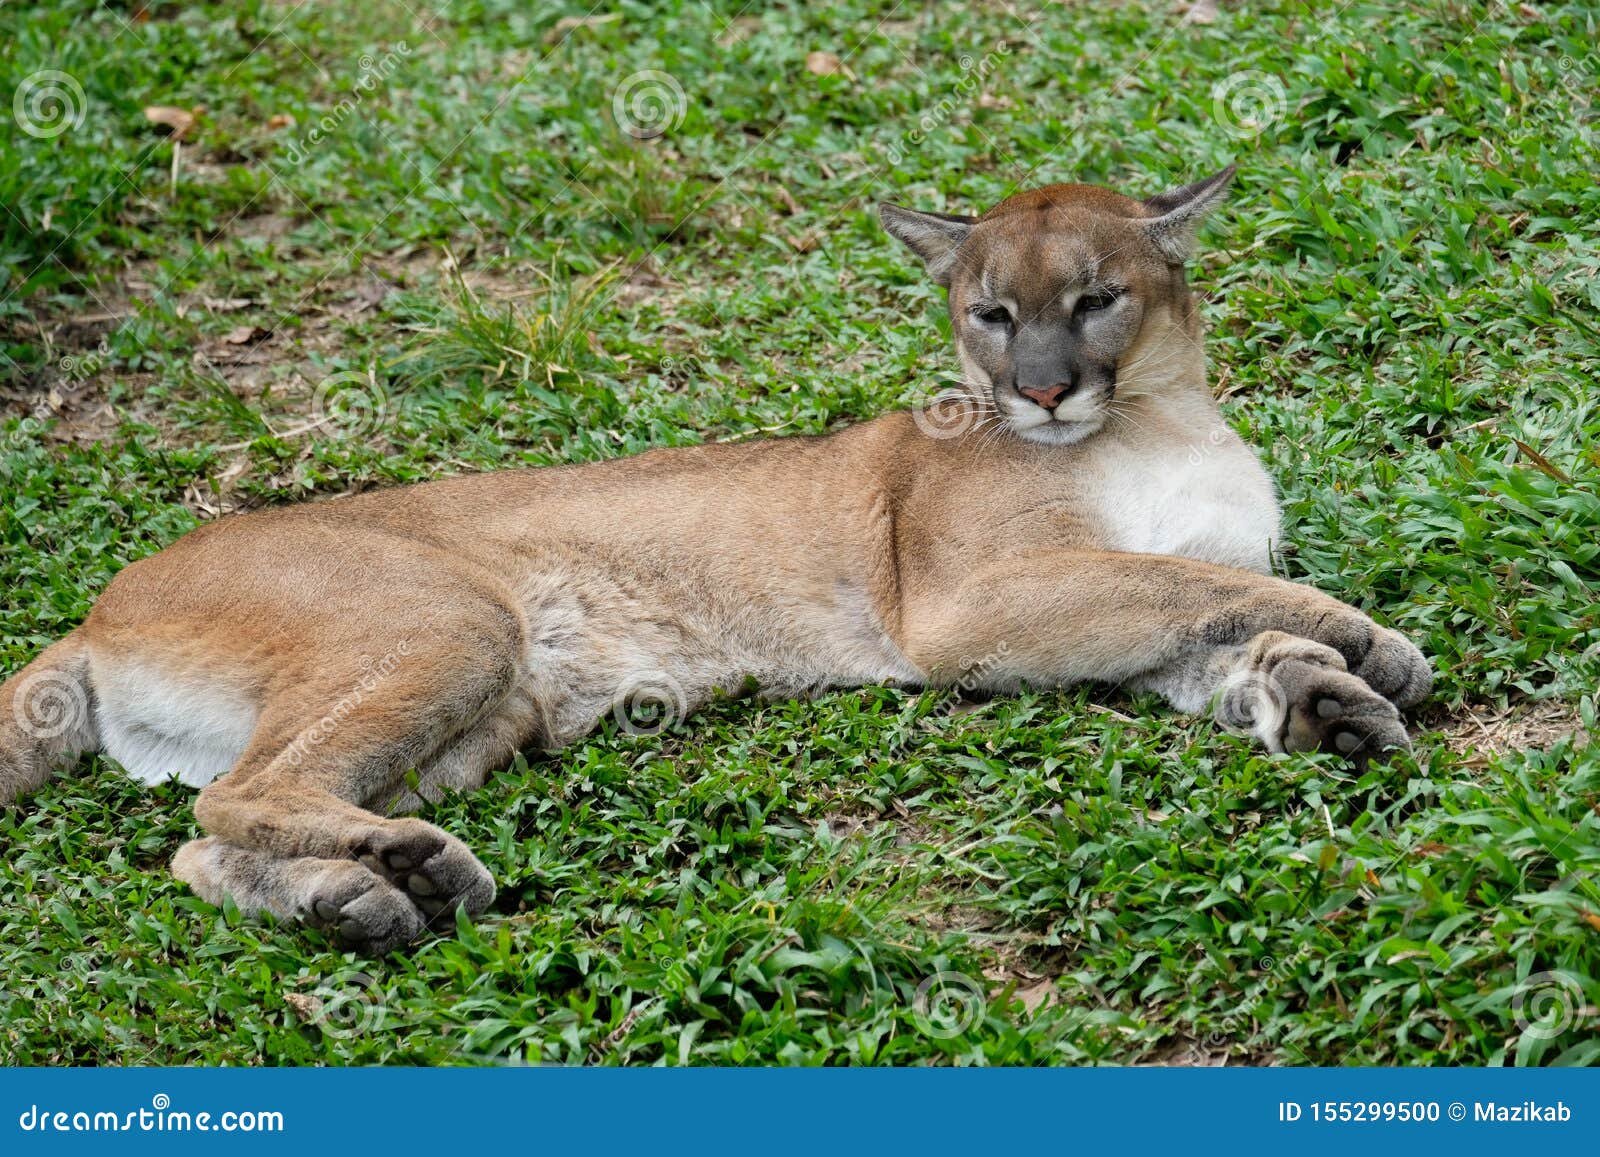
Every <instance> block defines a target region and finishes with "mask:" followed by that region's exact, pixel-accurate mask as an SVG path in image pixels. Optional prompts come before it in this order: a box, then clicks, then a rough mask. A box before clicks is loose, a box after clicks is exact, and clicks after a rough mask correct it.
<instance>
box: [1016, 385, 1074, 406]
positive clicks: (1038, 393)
mask: <svg viewBox="0 0 1600 1157" xmlns="http://www.w3.org/2000/svg"><path fill="white" fill-rule="evenodd" d="M1071 389H1072V387H1071V386H1069V385H1068V384H1067V383H1066V382H1057V383H1056V384H1055V385H1053V386H1044V387H1042V388H1035V389H1024V390H1020V391H1019V392H1020V393H1021V394H1022V396H1023V397H1025V398H1027V399H1028V400H1029V401H1033V402H1037V403H1038V404H1039V405H1041V406H1043V407H1044V408H1045V409H1047V410H1053V409H1055V408H1056V407H1057V406H1058V405H1060V404H1061V399H1062V398H1064V397H1066V396H1067V394H1068V392H1069V391H1071Z"/></svg>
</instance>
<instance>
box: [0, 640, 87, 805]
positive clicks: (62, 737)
mask: <svg viewBox="0 0 1600 1157" xmlns="http://www.w3.org/2000/svg"><path fill="white" fill-rule="evenodd" d="M99 746H100V738H99V734H98V732H97V729H96V727H95V720H94V691H93V690H92V689H91V688H90V686H89V648H88V645H87V644H85V643H84V641H83V633H82V632H81V631H74V632H73V633H72V634H70V635H68V636H67V637H66V638H65V639H62V640H61V641H60V642H59V643H56V644H55V645H54V646H51V647H46V648H45V649H44V650H43V651H42V652H40V654H39V657H38V658H36V659H35V660H34V661H33V662H31V663H29V664H28V665H27V666H26V667H24V668H23V669H22V670H21V671H19V672H17V674H15V675H13V676H12V677H11V678H10V679H7V680H6V681H5V682H4V683H0V807H4V806H5V805H6V804H9V803H10V802H11V801H13V800H15V799H17V798H18V797H20V796H22V795H23V794H25V793H27V792H30V791H32V790H33V789H34V788H36V787H38V786H39V785H40V784H42V783H44V781H45V780H47V779H49V778H50V775H51V773H52V772H54V771H56V770H57V769H59V768H63V767H70V766H71V765H72V763H73V762H74V761H75V760H76V759H77V758H78V756H80V755H82V754H83V753H84V752H86V751H92V750H96V749H98V748H99Z"/></svg>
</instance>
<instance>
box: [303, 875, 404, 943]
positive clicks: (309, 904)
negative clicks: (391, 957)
mask: <svg viewBox="0 0 1600 1157" xmlns="http://www.w3.org/2000/svg"><path fill="white" fill-rule="evenodd" d="M301 919H302V920H303V922H304V923H307V924H310V925H312V926H313V927H317V928H323V929H326V930H328V931H330V932H332V933H333V934H334V935H336V936H337V937H338V938H339V940H340V941H341V942H342V943H344V944H346V945H348V946H350V947H351V948H355V949H357V950H358V951H361V952H364V953H368V954H370V955H373V956H382V955H384V954H386V953H388V952H392V951H393V950H394V949H396V948H400V947H402V946H404V945H406V944H409V943H410V942H411V941H412V940H414V939H416V938H417V936H418V934H420V933H421V931H422V913H421V912H419V911H417V907H416V905H415V904H413V903H412V902H411V901H410V900H408V899H406V896H405V893H403V892H401V891H400V890H399V889H398V888H395V887H393V886H392V885H390V884H389V883H388V882H387V881H386V880H383V879H382V878H380V877H378V876H376V875H374V874H373V873H371V872H369V871H367V870H366V869H365V868H364V867H361V866H360V865H359V864H350V865H348V866H347V867H341V869H339V870H336V871H329V872H325V873H323V875H322V876H321V878H319V879H318V880H317V882H316V884H315V885H314V887H313V890H312V892H311V895H310V896H308V897H307V899H306V902H305V908H304V912H303V914H302V917H301Z"/></svg>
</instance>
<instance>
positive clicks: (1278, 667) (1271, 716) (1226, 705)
mask: <svg viewBox="0 0 1600 1157" xmlns="http://www.w3.org/2000/svg"><path fill="white" fill-rule="evenodd" d="M1218 715H1219V718H1221V719H1222V720H1223V722H1224V723H1227V724H1232V725H1235V726H1238V727H1241V728H1246V729H1248V730H1249V731H1250V732H1251V733H1252V734H1253V735H1255V736H1256V738H1258V739H1259V740H1260V741H1261V742H1262V743H1264V744H1265V745H1266V746H1267V748H1268V749H1269V750H1272V751H1326V752H1330V753H1332V754H1334V755H1342V756H1344V757H1345V758H1346V759H1348V760H1350V761H1351V762H1352V763H1354V764H1355V765H1356V767H1358V768H1360V769H1362V770H1365V768H1366V766H1367V764H1368V763H1369V762H1370V761H1371V760H1372V759H1373V758H1375V757H1377V756H1381V755H1382V754H1383V753H1384V752H1387V751H1396V750H1401V749H1405V748H1409V747H1410V746H1411V741H1410V740H1409V739H1408V738H1407V736H1406V729H1405V724H1403V723H1402V722H1401V721H1400V712H1399V710H1398V709H1397V708H1396V707H1395V705H1394V704H1393V703H1391V702H1390V701H1389V700H1388V699H1386V698H1384V697H1383V696H1382V695H1379V694H1378V693H1377V692H1376V691H1374V690H1373V689H1372V688H1371V687H1369V686H1368V685H1367V683H1366V682H1365V680H1363V679H1361V678H1359V677H1358V676H1355V675H1352V674H1350V673H1349V672H1347V671H1345V670H1343V669H1342V662H1329V661H1325V657H1324V656H1317V655H1314V654H1313V655H1307V656H1304V657H1292V658H1283V659H1281V660H1279V661H1278V662H1276V663H1273V664H1272V665H1271V666H1270V667H1264V668H1255V669H1253V670H1248V671H1246V672H1242V673H1241V674H1240V675H1239V676H1237V677H1235V678H1233V679H1230V680H1229V682H1228V683H1227V684H1225V685H1224V687H1223V689H1222V692H1221V699H1220V702H1219V703H1218Z"/></svg>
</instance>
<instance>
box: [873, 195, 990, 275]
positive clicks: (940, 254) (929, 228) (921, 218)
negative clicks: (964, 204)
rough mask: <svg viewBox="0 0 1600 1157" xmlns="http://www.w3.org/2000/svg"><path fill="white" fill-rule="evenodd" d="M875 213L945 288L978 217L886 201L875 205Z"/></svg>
mask: <svg viewBox="0 0 1600 1157" xmlns="http://www.w3.org/2000/svg"><path fill="white" fill-rule="evenodd" d="M878 216H879V217H880V218H881V219H882V220H883V227H884V228H885V229H887V230H888V231H889V232H890V233H891V234H893V235H894V236H895V237H898V238H899V239H900V240H902V241H904V242H905V243H906V244H907V245H908V246H910V247H911V251H912V252H913V253H915V254H916V255H917V256H918V257H920V258H922V260H923V261H925V262H926V263H927V266H928V273H929V274H930V275H931V276H932V277H933V279H934V280H935V281H937V282H938V283H939V284H940V285H942V286H944V287H945V288H946V289H948V288H949V287H950V275H951V274H952V273H953V272H954V271H955V267H956V251H957V250H958V249H960V248H961V243H962V242H963V241H965V240H966V239H967V234H969V233H971V232H972V227H973V226H974V225H976V224H977V223H978V219H977V218H976V217H960V216H957V215H955V214H952V213H919V212H917V211H916V210H915V209H903V208H901V207H900V206H899V205H890V204H887V203H885V204H882V205H879V206H878Z"/></svg>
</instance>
